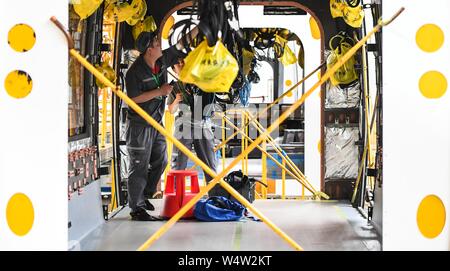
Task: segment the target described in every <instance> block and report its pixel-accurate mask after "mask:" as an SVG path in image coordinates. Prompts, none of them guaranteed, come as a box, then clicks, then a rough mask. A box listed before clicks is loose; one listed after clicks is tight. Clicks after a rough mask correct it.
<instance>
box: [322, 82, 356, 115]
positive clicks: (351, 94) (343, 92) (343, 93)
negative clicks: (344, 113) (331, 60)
mask: <svg viewBox="0 0 450 271" xmlns="http://www.w3.org/2000/svg"><path fill="white" fill-rule="evenodd" d="M325 96H326V98H325V108H328V109H330V108H355V107H358V105H359V101H360V98H361V87H360V84H359V82H355V83H354V84H352V85H350V86H348V87H346V88H342V87H341V86H339V85H338V86H333V85H332V84H331V83H330V81H328V82H327V92H326V95H325Z"/></svg>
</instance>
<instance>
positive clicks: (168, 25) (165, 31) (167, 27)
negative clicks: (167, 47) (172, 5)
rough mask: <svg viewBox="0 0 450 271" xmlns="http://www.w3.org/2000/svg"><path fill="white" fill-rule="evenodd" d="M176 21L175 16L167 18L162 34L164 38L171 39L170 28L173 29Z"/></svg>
mask: <svg viewBox="0 0 450 271" xmlns="http://www.w3.org/2000/svg"><path fill="white" fill-rule="evenodd" d="M174 23H175V18H174V17H173V16H170V17H169V18H167V21H166V23H165V24H164V27H163V30H162V33H161V36H162V38H163V39H165V40H168V39H169V33H170V30H171V29H172V27H173V25H174Z"/></svg>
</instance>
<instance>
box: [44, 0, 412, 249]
mask: <svg viewBox="0 0 450 271" xmlns="http://www.w3.org/2000/svg"><path fill="white" fill-rule="evenodd" d="M403 10H404V8H402V9H401V10H400V11H399V12H397V14H395V16H394V17H393V18H392V19H391V20H389V21H387V22H382V21H380V22H379V23H378V25H377V26H375V27H374V29H373V30H372V31H371V32H370V33H369V34H368V35H367V36H366V37H364V38H363V39H362V40H361V41H359V42H358V43H357V44H356V45H355V46H354V47H352V48H351V49H350V50H349V51H348V52H347V53H346V54H345V55H344V56H343V57H342V58H341V59H339V60H338V61H337V63H336V64H335V65H334V66H333V67H331V68H329V69H328V70H327V72H326V73H325V74H324V75H323V76H322V78H321V79H320V80H319V81H318V82H317V83H316V84H314V86H313V87H312V88H311V89H310V90H308V91H307V92H306V93H305V94H304V95H303V96H302V97H301V98H300V99H299V100H297V101H296V102H295V103H294V104H293V105H292V106H291V107H289V108H288V109H287V110H286V111H285V112H284V113H283V114H281V116H280V117H279V118H278V119H277V120H275V122H274V123H273V124H272V125H270V126H269V127H268V128H267V130H266V131H265V132H264V134H262V135H260V136H259V137H258V138H257V139H256V140H255V141H254V142H253V143H252V144H251V145H250V146H249V147H248V148H246V149H245V150H244V151H243V152H242V153H241V154H240V155H239V156H238V157H237V158H236V159H235V160H233V161H232V162H231V163H230V165H228V167H227V168H226V169H225V170H223V171H222V172H220V173H219V174H217V175H216V174H215V172H214V171H213V170H211V169H210V168H209V167H208V166H207V165H206V164H205V163H203V162H202V161H201V160H200V159H198V158H197V157H196V156H195V155H194V154H193V153H192V152H190V151H189V150H188V149H187V148H186V147H185V146H184V145H183V144H181V143H180V142H179V141H178V140H177V139H176V138H175V137H173V136H172V135H171V134H169V133H168V132H167V131H166V130H165V129H164V128H163V127H162V126H161V125H160V124H159V123H158V122H157V121H155V120H154V119H153V118H152V117H151V116H149V115H148V114H147V113H146V112H145V111H144V110H143V109H142V108H140V107H139V106H138V105H137V104H136V103H135V102H134V101H133V100H132V99H130V98H129V97H128V96H127V95H126V94H124V93H123V92H122V91H121V90H120V89H116V88H115V86H114V84H113V83H112V82H110V81H109V80H108V79H107V78H106V77H105V76H103V74H102V73H100V72H99V71H98V70H97V69H96V68H95V67H94V66H92V65H91V64H90V63H89V62H88V61H87V60H86V59H85V58H84V57H83V56H81V55H80V54H79V53H78V52H77V51H76V50H74V49H73V48H74V44H73V41H71V38H70V35H69V34H68V33H67V32H66V31H65V30H64V27H63V26H62V24H61V23H59V22H58V21H57V20H56V18H55V17H52V18H51V20H52V21H53V22H54V23H55V24H56V25H57V26H58V28H60V29H61V30H62V31H63V32H64V35H66V37H67V39H68V42H69V48H70V54H71V55H72V56H73V57H74V58H76V59H77V60H78V61H79V62H80V63H81V64H82V65H83V66H84V67H85V68H86V69H87V70H89V71H90V72H91V73H93V74H94V76H95V77H96V78H98V79H99V80H101V82H103V83H105V84H106V85H107V86H110V87H111V88H112V89H113V91H114V93H115V94H116V95H117V96H118V97H119V98H121V99H123V100H124V101H125V103H127V104H128V105H129V106H130V107H131V108H132V109H133V110H134V111H135V112H136V113H138V114H139V115H140V116H141V117H143V118H144V119H145V120H146V121H147V122H148V123H149V124H150V125H152V126H153V127H154V128H155V129H156V130H158V132H160V133H161V134H162V135H163V136H166V137H168V138H170V140H171V141H173V143H174V144H175V145H176V146H177V147H178V148H179V149H180V151H182V152H183V153H185V154H186V155H187V156H188V157H189V158H191V159H192V160H193V161H194V162H195V163H198V165H200V166H201V167H202V169H203V170H205V172H207V174H210V176H212V177H213V180H212V181H211V182H210V183H209V184H208V185H207V187H206V189H205V190H204V191H202V192H200V193H199V194H197V195H196V196H195V197H194V198H193V199H191V200H190V201H189V202H188V203H187V204H186V205H184V206H183V207H182V208H181V210H180V211H178V212H177V214H175V215H174V216H173V217H172V218H171V219H170V220H169V221H168V222H167V223H166V224H164V225H163V226H162V227H161V228H160V229H159V230H158V231H157V232H156V233H155V234H153V236H152V237H150V239H148V240H147V241H146V242H145V243H144V244H143V245H142V246H141V247H140V248H139V250H145V249H147V248H148V247H149V246H150V245H151V244H152V243H153V242H155V241H156V240H157V239H158V238H159V237H160V236H161V235H162V234H164V233H165V232H167V230H168V229H169V228H170V227H171V226H172V225H173V224H175V223H176V221H178V220H179V219H180V218H181V217H182V216H183V215H184V214H185V213H186V212H187V211H188V210H190V209H191V208H192V207H193V206H194V204H195V203H196V202H197V201H198V200H200V198H201V197H202V196H203V195H204V194H206V193H207V192H208V191H209V190H211V189H212V188H213V187H214V186H215V185H216V184H217V183H220V184H221V185H222V187H223V188H224V189H225V190H227V192H229V193H230V194H231V196H233V197H234V198H235V199H237V200H238V201H239V202H241V203H242V204H243V205H244V206H245V207H247V208H248V209H249V210H250V211H251V212H253V213H254V214H255V215H256V216H257V217H259V218H260V219H261V220H262V221H263V222H264V223H266V224H267V225H268V226H269V227H270V228H271V229H272V230H273V231H274V232H275V233H277V234H278V235H279V236H280V237H281V238H282V239H284V240H285V241H286V242H288V243H289V244H290V245H291V246H293V247H294V248H295V249H297V250H303V248H302V247H301V246H300V245H298V244H297V243H296V242H295V241H294V240H293V239H291V238H290V237H289V236H287V235H286V234H285V233H284V232H283V231H282V230H281V229H279V228H278V227H277V226H275V225H274V224H273V223H272V222H271V221H270V220H269V219H268V218H267V217H265V216H264V215H263V214H262V213H260V212H259V211H258V210H257V209H256V208H255V207H253V206H252V205H251V204H250V203H249V202H248V201H247V200H246V199H245V198H244V197H242V195H240V194H239V193H238V192H236V190H234V189H233V188H232V187H231V186H230V185H229V184H228V183H226V182H225V181H223V179H222V178H223V177H224V176H225V175H226V174H227V172H229V171H230V170H231V169H232V168H233V167H234V166H236V164H238V163H239V161H240V160H242V159H243V158H244V156H245V155H248V154H249V153H250V152H251V151H252V150H253V149H254V148H256V146H257V145H259V144H260V143H261V142H262V141H263V140H264V138H266V137H267V136H268V135H269V134H270V133H272V132H273V131H274V130H275V129H276V128H277V127H278V126H279V125H280V124H281V123H282V122H283V121H285V120H286V119H287V118H288V117H289V115H290V114H292V113H293V112H294V111H295V110H296V109H297V108H298V107H299V106H300V105H302V104H303V103H304V101H305V100H306V99H307V98H308V97H309V96H310V95H311V94H312V93H313V92H314V90H315V89H317V88H318V87H319V86H321V85H322V84H324V83H325V82H326V81H327V80H328V79H329V78H330V76H331V75H332V74H334V73H335V72H336V71H337V69H339V68H340V67H341V66H343V65H344V64H345V63H346V62H347V61H348V59H349V58H350V57H352V56H353V55H354V54H355V53H356V52H357V50H358V49H359V48H360V47H361V46H362V45H363V44H364V43H365V42H366V41H367V40H368V39H369V38H370V37H371V36H372V35H373V34H374V33H376V32H378V31H379V30H380V29H381V27H382V26H384V25H387V24H389V23H390V22H392V21H393V20H394V19H395V18H396V17H397V16H398V15H400V13H401V12H402V11H403Z"/></svg>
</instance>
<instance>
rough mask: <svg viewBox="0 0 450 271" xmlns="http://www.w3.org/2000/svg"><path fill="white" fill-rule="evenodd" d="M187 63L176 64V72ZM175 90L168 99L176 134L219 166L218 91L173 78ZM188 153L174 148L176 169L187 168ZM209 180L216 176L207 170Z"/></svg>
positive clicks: (216, 189) (210, 163) (214, 192)
mask: <svg viewBox="0 0 450 271" xmlns="http://www.w3.org/2000/svg"><path fill="white" fill-rule="evenodd" d="M183 66H184V61H183V59H180V60H179V62H178V63H177V64H175V65H173V66H172V69H173V70H174V71H175V73H176V74H178V75H179V74H180V71H181V69H182V68H183ZM171 84H172V85H173V87H174V88H173V91H172V92H171V93H170V95H169V97H168V99H167V105H168V106H169V111H170V113H172V114H175V127H174V136H175V137H176V138H177V139H178V140H179V141H180V142H181V143H182V144H183V145H184V146H186V147H187V148H188V149H189V150H191V149H192V145H194V150H195V153H196V154H197V156H198V158H200V160H202V161H203V162H204V163H205V164H206V165H208V166H209V167H210V168H211V169H212V170H213V171H216V169H217V157H216V154H215V152H214V133H213V131H212V122H211V116H212V114H213V111H214V94H213V93H206V92H203V91H201V90H200V89H199V88H198V87H196V86H194V85H191V84H185V83H183V82H181V81H179V80H178V81H173V82H171ZM187 162H188V157H187V156H186V155H185V154H184V153H182V152H181V151H180V150H179V149H178V148H177V147H175V146H174V148H173V155H172V169H175V170H183V169H186V166H187ZM204 174H205V179H206V182H207V183H209V182H210V181H211V180H212V177H211V176H210V175H209V174H207V173H206V172H204ZM220 191H221V187H219V185H216V187H214V188H213V189H212V190H211V191H210V192H209V196H214V195H218V193H219V192H220Z"/></svg>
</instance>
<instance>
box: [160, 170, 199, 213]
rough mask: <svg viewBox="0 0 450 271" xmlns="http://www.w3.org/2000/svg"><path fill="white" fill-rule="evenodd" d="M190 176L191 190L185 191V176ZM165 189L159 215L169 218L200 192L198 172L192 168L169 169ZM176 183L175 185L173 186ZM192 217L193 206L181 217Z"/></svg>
mask: <svg viewBox="0 0 450 271" xmlns="http://www.w3.org/2000/svg"><path fill="white" fill-rule="evenodd" d="M187 176H190V177H191V191H190V192H187V191H186V185H185V178H186V177H187ZM166 182H167V184H166V189H165V191H164V207H163V209H162V212H161V216H162V217H164V218H170V217H172V216H174V215H175V214H176V213H177V212H178V211H179V210H180V209H181V207H183V206H184V205H185V204H186V203H188V201H190V200H191V199H192V198H193V197H195V195H197V194H198V193H199V192H200V188H199V185H198V173H197V171H194V170H171V171H169V173H168V174H167V180H166ZM175 184H176V186H175ZM192 217H194V208H191V209H190V210H189V211H188V212H187V213H186V214H185V215H184V216H183V217H182V218H192Z"/></svg>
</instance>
